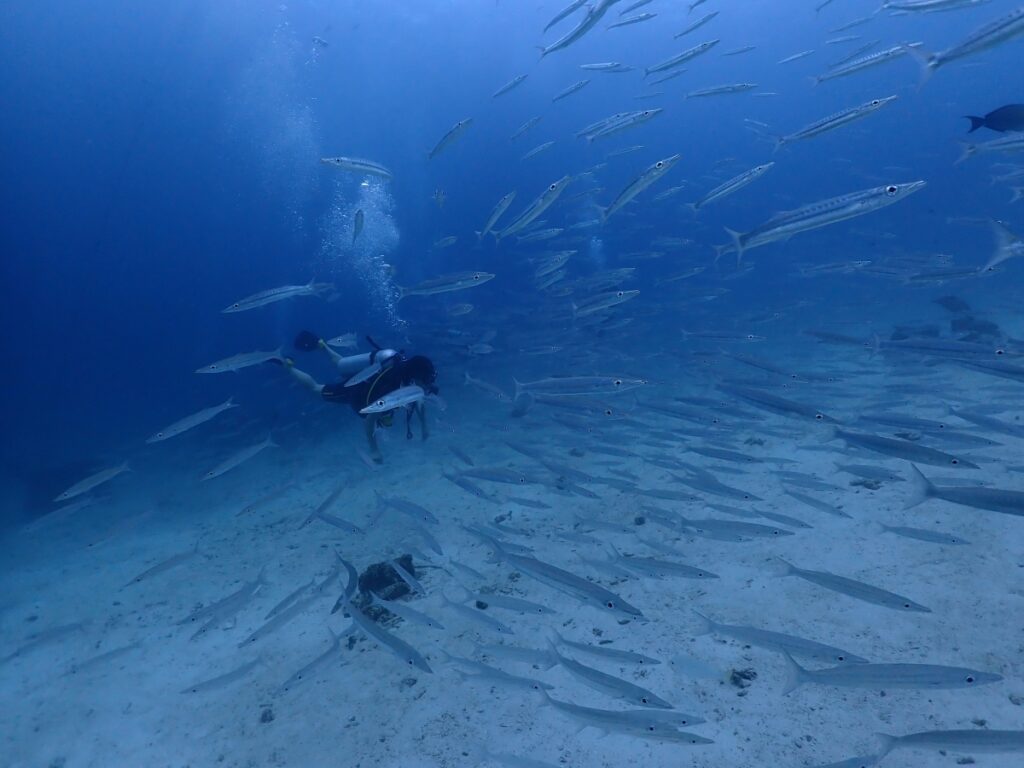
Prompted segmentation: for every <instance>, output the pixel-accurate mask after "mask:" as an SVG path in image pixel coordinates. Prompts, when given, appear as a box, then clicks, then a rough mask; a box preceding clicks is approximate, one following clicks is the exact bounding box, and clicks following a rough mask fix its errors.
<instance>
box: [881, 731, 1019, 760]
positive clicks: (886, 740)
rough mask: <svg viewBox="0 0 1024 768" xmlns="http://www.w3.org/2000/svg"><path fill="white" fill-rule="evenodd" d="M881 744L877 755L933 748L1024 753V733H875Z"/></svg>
mask: <svg viewBox="0 0 1024 768" xmlns="http://www.w3.org/2000/svg"><path fill="white" fill-rule="evenodd" d="M876 735H877V736H878V738H879V739H880V740H881V742H882V751H881V752H880V753H879V754H880V755H887V754H889V753H890V752H892V751H893V750H894V749H903V748H909V749H936V750H948V751H951V752H962V753H967V754H974V753H975V752H992V753H1002V752H1024V731H994V730H993V731H990V730H981V729H979V730H953V731H921V732H919V733H908V734H907V735H905V736H890V735H888V734H885V733H879V734H876Z"/></svg>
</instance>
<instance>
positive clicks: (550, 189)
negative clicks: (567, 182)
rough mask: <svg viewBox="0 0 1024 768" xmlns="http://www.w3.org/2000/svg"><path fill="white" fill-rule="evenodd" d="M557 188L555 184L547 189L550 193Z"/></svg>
mask: <svg viewBox="0 0 1024 768" xmlns="http://www.w3.org/2000/svg"><path fill="white" fill-rule="evenodd" d="M557 188H558V185H557V184H552V185H551V186H550V187H548V190H549V191H551V192H554V191H555V190H556V189H557Z"/></svg>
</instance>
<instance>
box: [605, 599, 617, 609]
mask: <svg viewBox="0 0 1024 768" xmlns="http://www.w3.org/2000/svg"><path fill="white" fill-rule="evenodd" d="M605 606H607V607H608V608H614V607H615V603H613V602H612V601H611V600H609V601H608V602H607V603H605Z"/></svg>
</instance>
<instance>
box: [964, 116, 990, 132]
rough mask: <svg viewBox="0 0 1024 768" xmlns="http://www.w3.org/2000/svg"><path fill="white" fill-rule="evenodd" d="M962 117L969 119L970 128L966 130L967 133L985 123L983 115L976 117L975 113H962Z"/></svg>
mask: <svg viewBox="0 0 1024 768" xmlns="http://www.w3.org/2000/svg"><path fill="white" fill-rule="evenodd" d="M964 117H965V118H967V119H968V120H970V121H971V128H970V130H969V131H967V132H968V133H974V132H975V131H976V130H978V129H979V128H981V126H983V125H984V124H985V118H984V117H978V116H976V115H964Z"/></svg>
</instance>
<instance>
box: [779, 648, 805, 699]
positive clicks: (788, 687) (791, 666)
mask: <svg viewBox="0 0 1024 768" xmlns="http://www.w3.org/2000/svg"><path fill="white" fill-rule="evenodd" d="M782 656H783V658H785V659H786V681H785V682H784V683H783V684H782V695H783V696H786V695H788V694H790V693H792V692H793V691H795V690H796V689H797V688H799V687H800V686H801V685H803V684H804V683H805V682H807V670H806V669H804V668H803V667H801V666H800V665H799V664H797V663H796V661H794V659H793V657H792V656H790V655H789V654H788V653H787V652H786V651H783V652H782Z"/></svg>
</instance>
